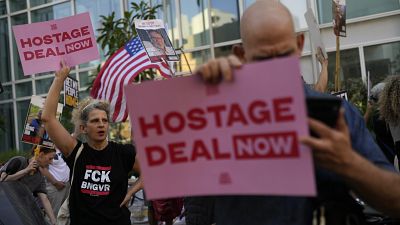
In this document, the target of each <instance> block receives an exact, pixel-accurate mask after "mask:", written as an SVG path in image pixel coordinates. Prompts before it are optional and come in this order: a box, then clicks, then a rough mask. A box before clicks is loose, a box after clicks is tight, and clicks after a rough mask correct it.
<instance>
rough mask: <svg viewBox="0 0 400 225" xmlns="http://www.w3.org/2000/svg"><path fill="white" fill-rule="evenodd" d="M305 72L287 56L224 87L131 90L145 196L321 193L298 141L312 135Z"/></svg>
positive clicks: (193, 84)
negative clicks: (305, 95) (305, 94)
mask: <svg viewBox="0 0 400 225" xmlns="http://www.w3.org/2000/svg"><path fill="white" fill-rule="evenodd" d="M261 71H262V72H261ZM299 74H300V72H299V65H298V59H295V58H285V59H279V60H271V61H268V62H262V63H255V64H249V65H245V66H244V67H243V68H242V69H240V70H237V71H235V81H234V82H232V83H228V82H222V83H221V84H220V85H218V86H207V85H205V84H204V82H202V81H200V79H199V77H198V76H191V77H184V78H177V79H171V80H165V81H157V82H145V83H142V84H140V85H128V86H126V88H125V93H127V94H126V97H127V102H128V106H129V113H130V118H131V123H132V127H133V130H134V139H135V143H136V146H137V154H138V157H139V160H140V165H141V171H142V174H143V176H144V177H143V179H144V183H145V190H146V195H147V196H148V197H149V198H150V199H158V198H168V197H176V196H192V195H216V194H224V195H226V194H240V195H309V196H310V195H315V184H314V178H313V177H314V175H313V166H312V162H311V152H310V150H309V149H308V148H306V147H305V146H302V145H300V144H299V142H298V140H299V136H301V135H308V128H307V125H306V110H305V106H304V102H305V100H304V91H303V86H302V85H303V84H302V81H301V78H300V75H299ZM288 81H290V82H288ZM155 90H156V91H155ZM161 98H162V99H161ZM143 99H146V100H145V102H144V101H143Z"/></svg>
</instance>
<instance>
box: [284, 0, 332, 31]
mask: <svg viewBox="0 0 400 225" xmlns="http://www.w3.org/2000/svg"><path fill="white" fill-rule="evenodd" d="M281 2H282V4H284V5H285V6H286V7H287V8H288V9H289V11H290V12H291V13H292V16H293V22H294V27H295V28H296V30H297V29H301V28H306V27H307V23H306V19H305V18H304V13H306V11H307V2H306V0H296V1H293V0H281ZM326 2H331V1H326ZM331 20H332V19H331Z"/></svg>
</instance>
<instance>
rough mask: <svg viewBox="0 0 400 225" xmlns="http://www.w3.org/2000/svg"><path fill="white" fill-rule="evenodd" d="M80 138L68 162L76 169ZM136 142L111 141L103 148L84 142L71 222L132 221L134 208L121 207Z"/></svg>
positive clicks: (96, 224)
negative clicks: (124, 143) (126, 143)
mask: <svg viewBox="0 0 400 225" xmlns="http://www.w3.org/2000/svg"><path fill="white" fill-rule="evenodd" d="M81 144H82V143H81V142H78V144H77V145H76V147H75V149H74V150H73V152H72V154H71V155H70V156H69V157H68V158H67V164H68V166H69V167H70V169H71V174H72V169H73V164H74V160H75V156H76V153H77V151H78V149H79V147H80V145H81ZM135 155H136V152H135V148H134V147H133V146H132V145H123V144H117V143H115V142H109V143H108V146H107V147H106V148H105V149H104V150H101V151H98V150H95V149H92V148H91V147H90V146H89V145H88V144H86V143H85V144H84V148H83V150H82V153H81V155H80V156H79V157H78V159H77V161H76V166H75V174H74V180H73V184H72V187H71V193H70V198H69V201H70V202H69V208H70V216H71V225H102V224H104V225H108V224H121V225H125V224H126V225H130V224H131V222H130V212H129V210H128V208H126V207H125V206H124V207H122V208H120V207H119V205H120V204H121V202H122V200H123V199H124V197H125V195H126V192H127V187H128V173H129V172H130V171H131V170H132V168H133V164H134V163H135Z"/></svg>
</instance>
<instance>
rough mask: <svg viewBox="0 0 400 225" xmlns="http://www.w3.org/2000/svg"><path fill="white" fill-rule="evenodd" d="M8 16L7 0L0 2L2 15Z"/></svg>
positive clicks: (0, 0)
mask: <svg viewBox="0 0 400 225" xmlns="http://www.w3.org/2000/svg"><path fill="white" fill-rule="evenodd" d="M4 14H7V6H6V0H0V15H4Z"/></svg>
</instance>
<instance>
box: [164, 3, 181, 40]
mask: <svg viewBox="0 0 400 225" xmlns="http://www.w3.org/2000/svg"><path fill="white" fill-rule="evenodd" d="M166 10H167V11H166V12H164V14H165V15H166V18H167V24H168V36H169V38H170V39H171V41H172V44H173V45H174V46H175V47H179V32H178V27H177V24H176V12H175V11H176V10H175V0H166Z"/></svg>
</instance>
